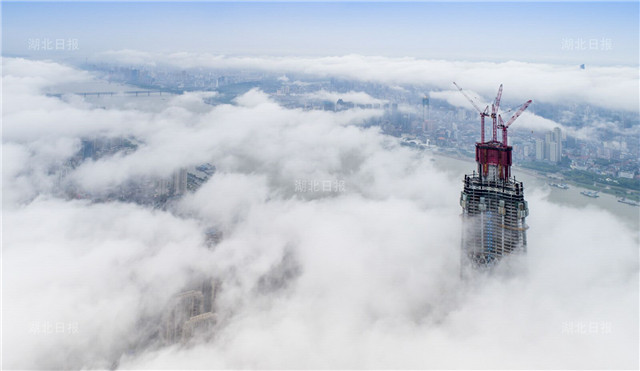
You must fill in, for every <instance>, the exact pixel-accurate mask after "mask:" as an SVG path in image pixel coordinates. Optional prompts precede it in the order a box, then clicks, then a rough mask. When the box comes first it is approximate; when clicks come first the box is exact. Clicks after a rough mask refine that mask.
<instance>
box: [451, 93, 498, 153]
mask: <svg viewBox="0 0 640 371" xmlns="http://www.w3.org/2000/svg"><path fill="white" fill-rule="evenodd" d="M453 85H455V86H456V88H458V90H459V91H460V93H462V95H464V97H465V98H467V100H468V101H469V102H471V104H472V105H473V108H475V109H476V111H478V113H479V114H480V143H484V118H485V117H488V116H489V106H487V107H486V108H485V109H484V111H482V110H481V109H480V107H478V105H477V104H476V103H475V102H474V101H473V99H471V97H470V96H468V95H467V93H465V92H464V90H462V88H461V87H459V86H458V84H456V82H455V81H454V82H453ZM499 94H500V95H502V85H500V91H499ZM492 115H495V112H494V113H493V114H492ZM493 122H494V123H493V131H494V134H493V136H494V140H495V136H496V134H495V126H496V124H495V118H494V120H493Z"/></svg>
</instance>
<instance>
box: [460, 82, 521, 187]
mask: <svg viewBox="0 0 640 371" xmlns="http://www.w3.org/2000/svg"><path fill="white" fill-rule="evenodd" d="M453 84H454V85H455V86H456V88H458V90H459V91H460V92H461V93H462V95H464V96H465V98H467V100H469V102H471V104H472V105H473V107H474V108H475V109H476V110H477V111H478V112H479V113H480V125H481V136H480V142H479V143H476V162H477V163H478V173H479V174H480V176H481V177H482V178H483V179H485V180H488V181H497V180H501V181H508V180H509V178H510V177H511V154H512V151H513V148H512V147H511V146H509V144H508V142H507V128H508V127H509V126H510V125H511V124H513V122H514V121H515V120H516V119H517V118H518V117H519V116H520V115H521V114H522V112H524V110H526V109H527V107H529V105H530V104H531V100H528V101H526V102H525V103H524V104H523V105H522V106H521V107H520V108H519V109H518V110H517V111H516V113H515V114H514V115H513V116H512V117H511V118H510V119H509V121H507V123H504V122H503V121H502V116H501V115H500V114H499V113H498V112H499V110H500V100H501V99H502V84H500V87H499V88H498V94H497V95H496V98H495V100H494V101H493V103H492V104H491V119H492V123H493V127H492V129H493V130H492V133H493V136H492V138H491V139H492V140H491V141H489V142H485V141H484V118H485V117H486V116H489V114H488V109H489V106H487V108H485V110H484V111H481V110H480V108H479V107H478V105H477V104H476V103H475V102H474V101H473V99H471V97H469V96H468V95H467V94H466V93H465V92H464V91H463V90H462V88H460V87H459V86H458V84H456V83H455V82H454V83H453ZM507 112H508V111H507ZM498 128H500V129H502V142H499V141H498Z"/></svg>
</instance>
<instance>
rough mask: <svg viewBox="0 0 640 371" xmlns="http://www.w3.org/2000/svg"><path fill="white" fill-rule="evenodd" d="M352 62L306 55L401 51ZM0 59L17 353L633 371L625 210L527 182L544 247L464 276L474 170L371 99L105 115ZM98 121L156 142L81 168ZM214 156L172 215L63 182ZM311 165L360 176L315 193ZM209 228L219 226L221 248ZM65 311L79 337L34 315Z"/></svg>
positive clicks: (258, 101) (85, 364)
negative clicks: (441, 160) (581, 203)
mask: <svg viewBox="0 0 640 371" xmlns="http://www.w3.org/2000/svg"><path fill="white" fill-rule="evenodd" d="M142 57H144V58H147V56H146V55H144V56H142ZM142 57H140V58H142ZM171 58H173V59H171V60H180V61H185V60H186V59H185V58H186V56H182V55H174V56H173V57H171ZM345 58H346V59H344V58H343V59H341V58H338V59H322V61H323V62H322V63H320V64H318V65H314V64H313V63H311V62H310V63H309V64H308V65H307V66H306V67H305V68H306V69H309V70H311V71H312V72H313V73H318V74H322V73H328V72H327V70H330V71H333V73H335V71H339V70H340V69H345V70H347V69H353V70H352V71H351V72H353V71H357V72H358V73H357V74H356V75H357V76H361V77H362V78H363V79H366V78H372V79H373V77H372V76H379V74H378V73H377V72H375V73H374V71H373V70H375V68H378V67H380V66H385V65H386V64H387V63H391V62H389V60H386V59H375V58H374V59H373V62H370V63H372V64H365V65H364V67H363V65H361V64H357V63H358V61H360V62H362V59H361V58H360V57H345ZM213 60H214V61H217V62H216V63H231V62H230V59H229V58H221V59H220V60H217V59H213ZM149 61H151V59H149ZM274 61H275V62H274V63H275V65H276V67H277V68H278V69H286V68H292V69H293V70H294V71H297V70H296V68H297V69H299V68H300V67H293V66H294V65H295V66H297V65H298V62H300V60H296V59H294V60H285V59H274ZM327 61H333V64H334V65H335V66H333V67H331V66H332V64H331V63H328V62H327ZM349 61H351V62H353V63H354V65H353V66H351V67H349V66H348V64H349V63H347V62H349ZM205 62H206V63H211V61H210V59H203V60H200V59H197V58H195V59H192V62H190V63H196V64H203V63H205ZM232 62H233V63H240V62H242V61H238V60H232ZM276 62H277V63H276ZM415 62H416V61H414V60H395V61H394V63H401V64H402V63H406V65H403V66H404V67H403V68H402V69H401V70H402V72H398V73H397V74H396V75H395V76H396V79H394V81H396V83H398V81H397V80H398V79H399V77H398V76H401V75H400V74H401V73H402V74H404V73H407V74H410V72H411V71H412V68H411V66H413V68H416V69H417V68H418V67H417V66H415V65H414V64H413V63H415ZM246 63H247V65H246V66H245V67H250V66H253V64H251V63H249V61H247V62H246ZM252 63H253V62H252ZM367 63H369V62H367ZM433 63H435V65H438V64H439V63H444V62H433ZM447 63H448V62H447ZM3 64H4V69H3V73H4V75H3V89H4V97H3V98H4V99H5V101H4V103H5V104H3V107H6V108H4V112H3V130H4V133H3V149H2V151H3V163H2V166H3V183H2V188H3V201H4V202H3V231H4V233H3V308H2V309H3V335H4V340H5V341H4V342H3V354H4V364H3V366H4V367H6V368H37V369H43V368H46V369H57V368H107V367H112V366H118V367H120V368H123V369H137V368H172V369H190V368H199V369H201V368H450V367H451V368H453V367H455V368H587V367H588V368H637V367H638V270H639V267H638V235H637V230H636V231H634V230H630V229H629V228H628V227H627V226H626V225H625V224H624V222H623V221H621V220H619V219H617V218H616V217H615V216H612V215H610V214H608V213H606V212H603V211H601V210H598V209H576V208H570V207H562V206H558V205H556V204H552V203H550V202H549V201H548V200H547V198H546V195H545V194H544V193H543V192H541V191H534V192H529V193H528V194H527V199H528V201H529V204H530V208H531V217H530V218H529V219H528V224H529V225H530V226H531V229H530V231H529V234H528V237H529V253H528V255H527V256H526V257H523V258H514V259H512V260H508V261H505V264H503V266H502V267H501V269H500V270H498V271H497V272H495V274H493V275H486V276H483V275H480V276H478V277H477V278H476V279H474V280H472V281H468V282H464V281H461V280H460V279H459V267H458V261H459V248H460V247H459V246H460V245H459V235H460V228H461V226H460V220H459V213H460V210H459V206H458V197H459V191H460V187H461V185H460V179H458V175H457V174H453V173H452V172H443V171H441V170H438V168H436V167H435V165H434V161H431V156H429V155H426V154H424V153H418V152H413V151H411V150H409V149H407V148H405V147H402V146H400V145H399V144H398V143H397V141H396V140H395V139H393V138H389V137H386V136H384V135H382V134H380V133H379V132H378V131H377V129H376V128H366V129H365V128H363V127H361V126H359V124H360V123H361V122H363V121H364V120H366V119H368V118H370V117H372V115H377V114H379V112H377V111H374V110H358V109H355V110H348V111H343V112H324V111H303V110H290V109H285V108H283V107H281V106H279V105H277V104H276V103H274V102H273V101H271V100H270V99H269V97H268V96H267V95H266V94H264V93H262V92H260V91H258V90H252V91H249V92H248V93H246V94H244V95H242V96H240V97H238V98H237V99H236V101H234V102H233V103H232V104H225V105H218V106H215V107H214V106H209V105H206V104H204V103H202V94H201V93H190V94H186V95H181V96H176V97H173V98H170V99H168V100H166V101H162V102H161V103H160V105H159V106H158V107H155V108H154V109H142V108H139V107H133V106H130V107H123V108H116V107H114V108H109V109H103V108H101V107H97V106H95V105H91V104H89V103H87V102H86V101H82V100H78V99H76V98H74V97H63V98H62V99H58V98H54V97H47V96H46V95H44V94H43V89H44V88H46V87H51V86H54V85H55V84H57V83H62V82H65V81H67V79H77V78H81V79H85V80H87V81H90V80H91V79H92V77H91V76H90V75H86V74H80V73H78V71H76V70H73V69H70V68H68V67H64V66H60V65H58V64H55V63H51V62H32V61H26V60H20V59H7V58H5V59H3ZM443 65H444V64H443ZM461 65H464V64H461ZM367 66H369V67H370V68H366V67H367ZM395 66H396V67H397V65H395ZM418 66H419V64H418ZM276 67H274V69H275V68H276ZM374 67H375V68H374ZM502 67H505V66H502ZM443 68H444V67H443ZM476 68H477V66H476ZM487 68H492V67H490V66H489V67H487ZM391 69H392V68H390V70H391ZM323 71H324V72H323ZM376 71H378V72H379V70H376ZM554 71H555V70H554ZM348 72H349V71H346V72H344V73H348ZM414 72H416V73H417V70H414ZM583 72H584V71H583ZM354 73H355V72H354ZM423 73H424V72H421V74H422V75H419V76H426V75H423ZM455 73H460V72H454V74H455ZM471 75H472V74H471ZM74 76H75V77H74ZM78 76H80V77H78ZM402 76H404V75H402ZM407 76H408V75H407ZM449 77H451V76H443V77H442V79H443V82H442V83H443V84H444V79H445V78H446V80H448V81H447V82H446V83H447V84H450V79H449ZM514 78H515V77H514ZM635 78H636V79H637V76H636V77H635ZM376 79H381V78H380V77H377V78H376ZM380 81H382V80H380ZM383 82H384V81H383ZM506 83H507V82H506V81H505V84H506ZM478 84H480V82H478ZM469 85H470V86H469V88H470V89H475V88H474V87H473V84H469ZM489 85H491V84H489ZM478 86H479V85H478ZM476 90H477V91H478V92H480V90H479V89H476ZM513 90H514V91H518V90H519V89H517V88H516V87H515V86H514V87H513ZM560 91H561V90H560ZM556 93H557V94H560V93H558V92H556ZM636 94H637V93H636ZM585 99H591V98H585ZM98 136H99V137H113V138H117V137H135V138H136V139H137V140H138V141H139V143H140V144H139V146H138V148H137V149H136V150H135V151H133V152H131V153H128V154H115V155H113V156H108V157H103V158H101V159H98V160H95V161H93V160H86V161H85V162H84V163H82V164H81V165H80V166H78V167H76V168H73V169H70V170H69V169H68V168H67V167H65V164H66V161H68V159H69V158H70V157H71V156H73V154H74V153H75V152H76V151H78V150H79V148H80V143H81V140H82V139H83V138H91V137H98ZM202 162H211V163H212V164H214V165H215V166H216V167H217V169H218V172H217V173H216V174H215V175H214V176H213V177H212V178H211V179H210V180H209V181H208V182H207V183H205V184H204V185H203V186H202V187H201V188H200V189H199V190H198V191H197V192H195V193H192V194H188V195H186V196H185V197H183V198H182V199H181V200H180V201H179V202H178V203H176V204H175V205H174V207H173V209H171V210H170V211H161V210H152V209H149V208H145V207H142V206H137V205H133V204H128V203H120V202H108V203H91V202H88V201H79V200H69V199H67V198H64V197H61V196H60V195H59V194H58V193H57V189H59V188H60V187H63V186H66V185H69V184H72V185H74V186H75V187H78V188H79V189H82V190H85V191H87V192H104V191H105V190H109V189H112V188H113V187H116V186H118V185H121V184H124V183H126V182H127V181H132V180H136V179H139V178H141V177H151V178H153V177H162V176H170V174H171V173H172V172H173V171H175V170H176V169H178V168H180V167H186V166H191V165H195V164H199V163H202ZM436 162H437V160H436ZM65 169H66V170H65ZM469 170H472V166H470V168H469ZM301 181H311V182H314V181H317V182H320V184H321V185H322V184H323V183H322V182H325V181H328V182H330V183H331V184H332V185H333V182H343V183H342V184H343V185H344V187H343V188H333V187H332V188H330V190H328V191H323V190H322V189H320V191H316V192H300V190H299V189H296V184H300V183H299V182H301ZM297 182H298V183H297ZM210 226H215V227H216V228H218V229H220V230H221V231H223V235H224V238H223V239H222V241H221V242H220V244H218V245H217V246H216V247H215V248H214V249H208V248H207V247H206V246H205V243H204V241H203V238H204V231H205V230H206V228H208V227H210ZM201 274H210V275H212V276H214V277H216V278H217V279H218V280H219V282H220V283H221V289H220V294H219V297H218V298H217V303H216V305H217V315H218V318H219V322H218V325H217V326H216V328H215V329H214V331H215V333H214V337H213V338H212V339H210V340H207V341H204V340H202V341H196V342H194V343H191V344H189V345H188V346H179V345H175V346H159V345H158V344H156V343H154V342H153V341H152V340H150V339H152V338H153V337H152V334H153V331H152V329H153V327H154V321H157V318H158V316H159V315H160V314H161V313H162V310H163V308H164V306H165V305H166V303H168V302H169V300H170V299H171V297H172V296H173V295H174V294H175V293H177V292H178V291H180V290H181V289H183V287H184V285H185V284H187V283H188V282H190V281H191V280H192V279H193V278H194V277H198V276H199V275H201ZM265 282H267V284H265ZM58 323H61V324H62V325H63V326H65V327H64V328H65V330H64V331H62V332H60V333H58V332H56V331H55V327H54V331H53V333H42V332H41V331H40V330H41V329H42V324H45V325H47V324H52V326H56V325H57V324H58ZM594 324H595V326H596V330H595V331H591V330H589V329H590V326H594ZM69 325H72V326H69ZM582 326H586V329H587V330H589V331H587V332H585V333H582V331H581V328H582ZM68 327H71V329H69V328H68ZM73 329H76V330H77V331H73ZM36 330H38V331H36Z"/></svg>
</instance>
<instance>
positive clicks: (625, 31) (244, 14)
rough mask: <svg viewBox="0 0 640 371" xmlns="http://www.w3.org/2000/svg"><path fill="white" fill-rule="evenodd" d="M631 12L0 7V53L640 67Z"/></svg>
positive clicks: (424, 6)
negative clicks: (37, 47) (53, 49)
mask: <svg viewBox="0 0 640 371" xmlns="http://www.w3.org/2000/svg"><path fill="white" fill-rule="evenodd" d="M638 11H639V7H638V2H625V3H601V2H587V3H580V2H565V3H549V2H545V3H521V2H517V3H516V2H490V3H461V2H454V3H440V2H426V3H421V2H418V3H415V2H412V3H381V2H374V3H367V2H351V3H335V2H334V3H308V2H307V3H291V2H279V3H264V2H259V3H258V2H240V3H237V2H236V3H221V2H211V3H202V2H190V3H174V2H161V3H149V2H144V3H141V2H138V3H123V2H117V3H112V2H100V3H98V2H83V3H72V2H63V3H38V2H28V3H17V2H3V4H2V31H3V54H4V55H42V54H43V53H45V52H43V51H34V50H30V49H29V48H28V45H29V43H28V42H29V39H32V40H33V39H44V38H48V39H60V38H65V39H68V38H72V39H77V40H78V46H79V50H78V51H76V52H75V53H76V54H77V55H87V54H92V53H95V52H100V51H104V50H119V49H137V50H145V51H168V52H175V51H193V52H206V53H222V54H254V55H255V54H259V55H265V54H267V55H313V56H318V55H345V54H352V53H356V54H364V55H384V56H393V57H403V56H412V57H419V58H437V59H464V60H489V61H504V60H523V61H533V62H552V63H587V64H599V65H610V64H624V65H637V64H638V53H639V51H638V43H639V37H638V32H639V30H638ZM594 40H597V43H596V42H595V41H594ZM563 41H564V43H563ZM569 43H570V44H572V45H573V46H574V47H573V48H571V47H569V46H568V45H569ZM579 45H582V48H584V50H582V48H580V47H578V46H579Z"/></svg>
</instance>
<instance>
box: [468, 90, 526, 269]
mask: <svg viewBox="0 0 640 371" xmlns="http://www.w3.org/2000/svg"><path fill="white" fill-rule="evenodd" d="M456 86H457V85H456ZM459 89H460V88H459ZM460 91H462V89H460ZM463 94H464V92H463ZM501 95H502V85H501V86H500V90H499V91H498V96H497V97H496V100H495V101H494V104H493V105H492V108H493V109H492V114H491V118H492V119H493V137H492V139H491V140H489V141H484V140H483V139H484V134H482V135H481V140H480V142H478V143H476V162H477V165H478V167H477V172H475V171H474V172H473V174H471V175H465V176H464V188H463V191H462V192H461V194H460V205H461V206H462V217H463V231H462V270H463V272H464V271H466V269H465V268H467V267H470V266H475V267H488V266H490V265H493V264H495V263H496V262H498V261H499V260H500V259H501V258H502V257H503V256H505V255H508V254H510V253H512V252H515V251H523V252H524V251H526V246H527V238H526V229H527V226H526V224H525V218H526V217H527V215H528V214H529V209H528V206H527V202H526V201H525V200H524V187H523V185H522V182H517V181H516V180H515V178H513V177H512V176H511V158H512V150H513V149H512V147H511V146H509V145H508V144H507V127H508V126H509V125H510V124H511V123H513V121H514V120H515V119H516V118H517V117H518V116H519V115H520V114H521V113H522V111H524V110H525V109H526V108H527V107H528V106H529V104H530V103H531V101H528V102H526V103H525V104H523V105H522V107H520V109H519V110H518V111H517V112H516V114H514V116H513V117H512V118H511V119H510V120H509V121H507V123H503V121H502V118H501V117H500V116H499V115H497V112H498V107H499V104H500V97H501ZM465 96H466V94H465ZM467 98H468V97H467ZM468 99H469V100H470V101H471V99H470V98H468ZM471 102H472V103H473V101H471ZM474 107H476V109H477V110H478V111H479V112H480V115H481V128H482V129H481V130H482V131H484V130H483V129H484V118H485V117H486V116H489V114H488V113H487V110H485V111H484V112H482V111H481V110H480V109H479V108H478V107H477V106H476V105H475V103H474ZM497 129H502V141H498V140H497Z"/></svg>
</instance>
